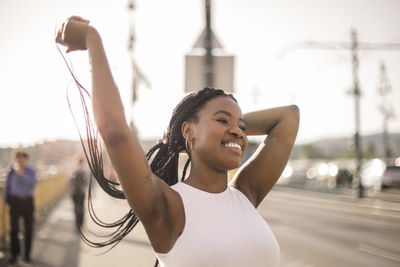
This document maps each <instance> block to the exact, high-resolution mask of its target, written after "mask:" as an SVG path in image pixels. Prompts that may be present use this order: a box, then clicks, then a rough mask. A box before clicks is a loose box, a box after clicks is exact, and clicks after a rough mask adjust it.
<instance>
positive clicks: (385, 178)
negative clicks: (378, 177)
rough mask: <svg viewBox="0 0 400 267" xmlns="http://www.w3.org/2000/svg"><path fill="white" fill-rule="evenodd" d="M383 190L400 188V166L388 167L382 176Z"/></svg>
mask: <svg viewBox="0 0 400 267" xmlns="http://www.w3.org/2000/svg"><path fill="white" fill-rule="evenodd" d="M381 188H382V189H383V190H384V189H387V188H400V166H388V167H386V170H385V171H384V172H383V174H382V187H381Z"/></svg>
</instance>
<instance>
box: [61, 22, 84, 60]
mask: <svg viewBox="0 0 400 267" xmlns="http://www.w3.org/2000/svg"><path fill="white" fill-rule="evenodd" d="M89 22H90V21H89V20H87V19H84V18H81V17H79V16H71V17H69V18H68V19H67V21H66V22H64V23H63V24H62V25H61V28H60V29H59V30H58V32H57V36H56V42H57V43H59V44H62V45H64V46H66V47H67V53H69V52H71V51H74V50H79V49H80V50H84V49H86V35H87V29H88V26H87V25H88V24H89Z"/></svg>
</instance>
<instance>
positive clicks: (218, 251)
mask: <svg viewBox="0 0 400 267" xmlns="http://www.w3.org/2000/svg"><path fill="white" fill-rule="evenodd" d="M172 188H173V189H174V190H176V191H177V192H178V193H179V194H180V196H181V198H182V201H183V205H184V210H185V226H184V229H183V232H182V234H181V235H180V236H179V238H178V240H177V241H176V243H175V245H174V247H173V248H172V249H171V250H170V251H169V252H168V253H157V257H158V259H159V262H160V265H161V267H205V266H215V267H228V266H229V267H243V266H246V267H258V266H260V267H261V266H269V267H273V266H278V262H279V246H278V242H277V241H276V239H275V236H274V235H273V233H272V232H271V230H270V228H269V226H268V224H267V223H266V221H265V220H264V219H263V218H262V217H261V216H260V214H259V213H258V212H257V210H256V209H255V208H254V206H253V205H252V204H251V202H250V201H249V200H248V199H247V197H246V196H245V195H244V194H243V193H242V192H240V191H239V190H237V189H235V188H233V187H229V186H228V188H227V189H226V190H225V191H224V192H222V193H217V194H213V193H208V192H205V191H202V190H199V189H196V188H194V187H192V186H190V185H187V184H185V183H182V182H180V183H177V184H176V185H174V186H172Z"/></svg>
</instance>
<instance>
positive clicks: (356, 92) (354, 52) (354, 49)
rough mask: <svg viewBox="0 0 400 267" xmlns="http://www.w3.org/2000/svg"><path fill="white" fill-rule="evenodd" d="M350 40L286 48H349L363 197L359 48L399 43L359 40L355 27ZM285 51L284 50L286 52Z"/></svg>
mask: <svg viewBox="0 0 400 267" xmlns="http://www.w3.org/2000/svg"><path fill="white" fill-rule="evenodd" d="M350 38H351V42H313V41H307V42H298V43H296V44H295V45H294V46H291V47H289V48H288V49H287V50H294V49H326V50H349V51H351V66H352V74H353V96H354V118H355V133H354V150H355V155H356V161H357V170H356V175H355V178H356V180H357V181H358V197H360V198H361V197H364V187H363V185H362V179H361V176H360V172H361V167H362V149H361V135H360V128H361V127H360V117H361V113H360V97H361V89H360V85H359V57H358V51H359V50H377V51H382V50H393V51H395V50H400V43H366V42H359V41H358V37H357V31H356V29H352V30H351V35H350ZM286 52H287V51H284V53H286Z"/></svg>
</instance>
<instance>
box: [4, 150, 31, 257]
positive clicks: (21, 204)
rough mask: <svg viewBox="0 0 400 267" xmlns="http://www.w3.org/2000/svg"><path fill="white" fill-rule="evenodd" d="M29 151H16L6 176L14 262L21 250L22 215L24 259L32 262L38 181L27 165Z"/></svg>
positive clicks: (6, 194)
mask: <svg viewBox="0 0 400 267" xmlns="http://www.w3.org/2000/svg"><path fill="white" fill-rule="evenodd" d="M28 157H29V156H28V153H27V152H26V151H25V150H21V149H19V150H16V151H15V152H14V159H15V162H14V165H13V167H12V168H11V169H10V170H9V171H8V173H7V176H6V186H5V188H6V189H5V194H4V202H5V203H7V204H8V205H9V207H10V224H11V236H10V241H11V244H10V246H11V258H10V260H9V262H10V263H11V264H14V263H16V262H17V257H18V255H19V254H20V252H21V249H20V244H19V239H18V233H19V221H20V217H22V218H23V221H24V230H25V233H24V241H25V246H24V261H25V262H31V257H30V255H31V247H32V237H33V225H34V199H33V196H34V189H35V185H36V183H37V177H36V170H35V169H34V168H33V167H31V166H28V165H27V162H28Z"/></svg>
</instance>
